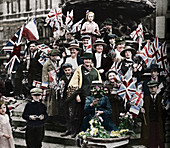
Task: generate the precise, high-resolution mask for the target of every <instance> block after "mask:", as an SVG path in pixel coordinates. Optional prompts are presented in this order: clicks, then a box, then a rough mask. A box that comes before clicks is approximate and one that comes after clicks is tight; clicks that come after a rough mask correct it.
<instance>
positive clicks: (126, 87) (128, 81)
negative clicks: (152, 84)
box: [117, 70, 137, 105]
mask: <svg viewBox="0 0 170 148" xmlns="http://www.w3.org/2000/svg"><path fill="white" fill-rule="evenodd" d="M136 81H137V80H136V78H133V77H132V72H131V70H128V71H127V73H126V74H125V76H124V78H123V80H122V84H121V86H120V88H119V90H118V91H117V93H118V95H119V96H120V97H122V99H123V100H124V101H125V105H126V102H127V101H128V100H129V99H130V98H131V97H132V96H133V94H134V93H135V92H136V85H135V83H136Z"/></svg>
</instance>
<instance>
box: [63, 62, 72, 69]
mask: <svg viewBox="0 0 170 148" xmlns="http://www.w3.org/2000/svg"><path fill="white" fill-rule="evenodd" d="M68 67H70V68H72V65H71V64H70V63H65V64H63V65H62V68H63V69H65V68H68Z"/></svg>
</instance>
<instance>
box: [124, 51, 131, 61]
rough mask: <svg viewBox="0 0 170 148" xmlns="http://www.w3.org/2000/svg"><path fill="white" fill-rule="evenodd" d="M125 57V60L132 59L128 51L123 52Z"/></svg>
mask: <svg viewBox="0 0 170 148" xmlns="http://www.w3.org/2000/svg"><path fill="white" fill-rule="evenodd" d="M125 57H126V58H127V59H132V52H131V51H129V50H127V51H125Z"/></svg>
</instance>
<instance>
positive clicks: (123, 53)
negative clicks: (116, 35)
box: [120, 46, 136, 57]
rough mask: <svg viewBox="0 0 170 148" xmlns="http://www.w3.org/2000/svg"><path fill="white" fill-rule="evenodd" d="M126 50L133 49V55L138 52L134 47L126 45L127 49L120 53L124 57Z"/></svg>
mask: <svg viewBox="0 0 170 148" xmlns="http://www.w3.org/2000/svg"><path fill="white" fill-rule="evenodd" d="M125 51H131V53H132V55H133V56H134V55H135V54H136V50H135V49H134V48H132V47H131V46H126V47H125V49H124V50H122V51H121V52H120V55H121V56H122V57H125Z"/></svg>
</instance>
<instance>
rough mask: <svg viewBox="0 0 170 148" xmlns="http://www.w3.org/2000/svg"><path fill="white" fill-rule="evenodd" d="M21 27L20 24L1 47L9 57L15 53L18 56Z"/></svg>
mask: <svg viewBox="0 0 170 148" xmlns="http://www.w3.org/2000/svg"><path fill="white" fill-rule="evenodd" d="M23 28H24V26H22V27H21V28H20V29H19V30H18V31H17V32H16V33H15V35H14V36H13V37H12V38H11V39H9V41H8V43H7V44H6V45H5V46H4V47H3V48H2V50H4V51H6V52H7V53H8V54H9V55H10V56H11V57H13V55H17V56H18V58H20V51H21V43H22V42H21V40H22V32H23Z"/></svg>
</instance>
